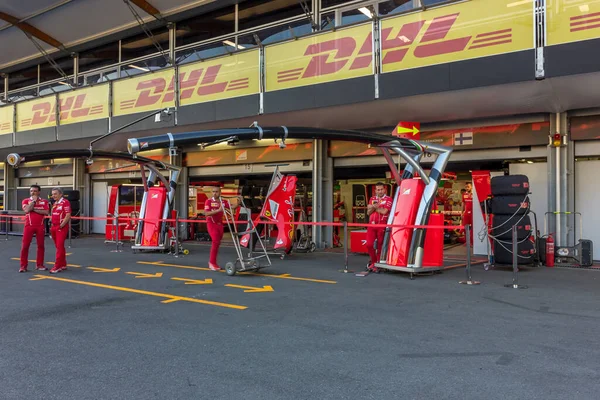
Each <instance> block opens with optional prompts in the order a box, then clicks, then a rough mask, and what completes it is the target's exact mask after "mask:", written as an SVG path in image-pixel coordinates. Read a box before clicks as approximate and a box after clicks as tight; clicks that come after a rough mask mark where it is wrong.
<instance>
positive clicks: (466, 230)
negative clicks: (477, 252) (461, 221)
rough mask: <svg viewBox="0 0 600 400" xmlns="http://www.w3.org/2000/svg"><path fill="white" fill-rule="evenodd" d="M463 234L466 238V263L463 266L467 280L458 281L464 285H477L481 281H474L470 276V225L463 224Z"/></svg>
mask: <svg viewBox="0 0 600 400" xmlns="http://www.w3.org/2000/svg"><path fill="white" fill-rule="evenodd" d="M465 236H466V239H467V265H466V268H465V270H466V272H467V280H466V281H460V283H462V284H465V285H479V284H480V283H481V282H479V281H474V280H473V278H472V277H471V225H465Z"/></svg>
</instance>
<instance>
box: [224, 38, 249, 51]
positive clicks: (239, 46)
mask: <svg viewBox="0 0 600 400" xmlns="http://www.w3.org/2000/svg"><path fill="white" fill-rule="evenodd" d="M223 44H226V45H227V46H231V47H236V46H235V43H233V42H232V41H231V40H223ZM237 48H238V50H243V49H245V47H244V46H242V45H241V44H238V45H237Z"/></svg>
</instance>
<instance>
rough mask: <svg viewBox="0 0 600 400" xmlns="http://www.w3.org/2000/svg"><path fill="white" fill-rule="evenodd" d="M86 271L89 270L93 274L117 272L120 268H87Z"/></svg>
mask: <svg viewBox="0 0 600 400" xmlns="http://www.w3.org/2000/svg"><path fill="white" fill-rule="evenodd" d="M87 269H91V270H92V271H94V272H119V271H120V270H121V268H113V269H108V268H98V267H87Z"/></svg>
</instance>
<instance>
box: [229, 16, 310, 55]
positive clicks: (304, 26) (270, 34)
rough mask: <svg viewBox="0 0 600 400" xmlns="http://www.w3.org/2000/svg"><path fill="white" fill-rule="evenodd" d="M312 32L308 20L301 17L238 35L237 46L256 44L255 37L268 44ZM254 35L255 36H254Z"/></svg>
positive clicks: (246, 46) (244, 47) (247, 46)
mask: <svg viewBox="0 0 600 400" xmlns="http://www.w3.org/2000/svg"><path fill="white" fill-rule="evenodd" d="M310 33H312V26H311V24H310V21H308V20H307V19H302V20H299V21H294V22H290V23H287V24H283V25H278V26H274V27H271V28H266V29H263V30H260V31H258V32H254V33H249V34H245V35H240V37H239V38H238V48H239V49H240V50H241V49H246V48H250V47H255V46H257V45H258V43H257V41H256V37H258V40H260V42H261V43H262V44H263V45H268V44H271V43H275V42H281V41H282V40H287V39H292V38H296V37H299V36H305V35H308V34H310ZM254 35H256V37H255V36H254Z"/></svg>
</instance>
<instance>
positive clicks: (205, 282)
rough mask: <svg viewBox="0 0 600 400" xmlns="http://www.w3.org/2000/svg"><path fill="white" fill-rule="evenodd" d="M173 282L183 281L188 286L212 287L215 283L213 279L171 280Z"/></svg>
mask: <svg viewBox="0 0 600 400" xmlns="http://www.w3.org/2000/svg"><path fill="white" fill-rule="evenodd" d="M171 280H174V281H182V282H185V284H186V285H211V284H212V283H213V280H212V279H204V280H197V279H185V278H171Z"/></svg>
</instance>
